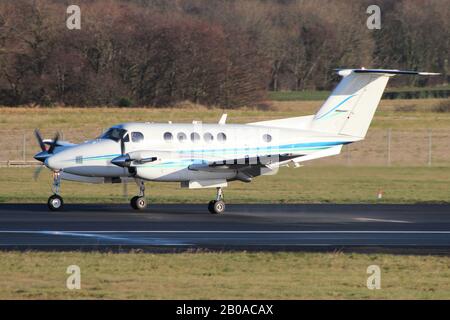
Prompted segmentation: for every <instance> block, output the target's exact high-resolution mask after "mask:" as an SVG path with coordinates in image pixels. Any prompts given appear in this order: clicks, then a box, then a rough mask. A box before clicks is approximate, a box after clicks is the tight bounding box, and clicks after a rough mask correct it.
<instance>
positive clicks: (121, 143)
mask: <svg viewBox="0 0 450 320" xmlns="http://www.w3.org/2000/svg"><path fill="white" fill-rule="evenodd" d="M120 153H121V154H122V155H124V154H125V142H124V141H123V138H120Z"/></svg>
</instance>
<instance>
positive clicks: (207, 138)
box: [203, 132, 214, 142]
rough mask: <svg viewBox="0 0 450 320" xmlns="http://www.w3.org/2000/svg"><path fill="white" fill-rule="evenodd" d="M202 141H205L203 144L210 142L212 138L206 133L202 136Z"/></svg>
mask: <svg viewBox="0 0 450 320" xmlns="http://www.w3.org/2000/svg"><path fill="white" fill-rule="evenodd" d="M203 139H204V140H205V142H211V141H213V140H214V136H213V135H212V134H211V133H210V132H206V133H205V134H204V135H203Z"/></svg>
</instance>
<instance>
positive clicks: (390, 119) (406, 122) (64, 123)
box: [0, 99, 450, 142]
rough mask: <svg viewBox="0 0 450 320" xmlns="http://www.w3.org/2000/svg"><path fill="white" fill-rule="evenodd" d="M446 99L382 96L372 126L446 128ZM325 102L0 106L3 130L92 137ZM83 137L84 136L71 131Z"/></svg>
mask: <svg viewBox="0 0 450 320" xmlns="http://www.w3.org/2000/svg"><path fill="white" fill-rule="evenodd" d="M446 100H448V99H411V100H382V101H381V103H380V107H379V108H378V109H377V113H376V114H375V117H374V121H373V122H372V124H371V128H393V129H415V128H448V124H449V122H450V112H447V113H437V112H433V109H434V107H436V106H437V105H439V104H440V103H441V102H442V101H446ZM322 103H323V101H267V103H265V104H261V105H260V106H259V107H253V108H250V107H243V108H239V109H228V110H224V109H221V108H214V107H211V108H208V107H205V106H201V105H196V104H192V103H189V102H186V103H180V104H179V105H177V106H174V107H171V108H155V107H153V108H112V107H109V108H106V107H98V108H75V107H64V108H62V107H54V108H38V107H35V108H32V107H17V108H6V107H0V125H1V126H0V128H1V129H2V131H3V130H6V129H7V130H11V131H14V130H33V129H34V128H40V129H41V130H42V132H43V133H48V134H52V135H53V133H54V131H55V130H63V131H64V130H66V131H67V130H69V131H70V130H72V129H85V130H87V132H86V134H87V135H86V136H82V137H81V138H85V137H89V138H92V136H93V135H94V136H95V135H98V134H99V133H100V132H95V131H94V130H98V129H100V128H103V129H106V128H108V127H110V126H111V125H113V124H117V123H123V122H131V121H144V122H145V121H150V122H167V121H169V120H171V121H173V122H192V120H200V121H203V122H205V123H207V122H210V123H217V121H218V120H219V118H220V116H221V114H222V113H224V112H225V113H227V114H228V122H230V123H247V122H254V121H262V120H270V119H281V118H287V117H296V116H302V115H308V114H314V113H316V112H317V110H318V108H319V107H320V106H321V104H322ZM66 138H68V139H73V140H75V142H79V140H77V139H79V138H80V137H77V136H73V137H72V136H69V137H66Z"/></svg>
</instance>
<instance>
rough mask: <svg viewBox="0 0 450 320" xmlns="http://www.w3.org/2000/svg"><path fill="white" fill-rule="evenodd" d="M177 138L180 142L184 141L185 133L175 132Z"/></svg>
mask: <svg viewBox="0 0 450 320" xmlns="http://www.w3.org/2000/svg"><path fill="white" fill-rule="evenodd" d="M177 139H178V141H180V142H184V141H186V139H187V138H186V134H185V133H184V132H178V134H177Z"/></svg>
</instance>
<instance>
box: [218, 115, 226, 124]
mask: <svg viewBox="0 0 450 320" xmlns="http://www.w3.org/2000/svg"><path fill="white" fill-rule="evenodd" d="M226 121H227V114H226V113H224V114H222V116H221V117H220V120H219V124H225V122H226Z"/></svg>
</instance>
